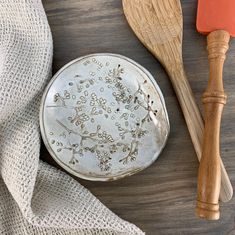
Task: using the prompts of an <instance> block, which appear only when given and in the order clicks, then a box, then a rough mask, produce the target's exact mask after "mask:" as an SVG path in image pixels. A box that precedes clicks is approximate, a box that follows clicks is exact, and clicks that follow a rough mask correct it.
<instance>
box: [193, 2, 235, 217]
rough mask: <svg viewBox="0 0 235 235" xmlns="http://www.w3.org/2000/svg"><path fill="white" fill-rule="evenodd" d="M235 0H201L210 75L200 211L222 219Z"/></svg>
mask: <svg viewBox="0 0 235 235" xmlns="http://www.w3.org/2000/svg"><path fill="white" fill-rule="evenodd" d="M234 12H235V0H226V1H225V0H198V11H197V30H198V31H199V32H200V33H203V34H208V36H207V49H208V54H209V57H208V58H209V64H210V78H209V82H208V86H207V89H206V92H205V93H204V95H203V97H202V101H203V103H204V111H205V130H204V138H203V148H202V159H201V162H200V167H199V173H198V198H197V208H196V212H197V215H198V216H199V217H202V218H206V219H210V220H217V219H219V216H220V213H219V203H218V200H219V192H220V185H221V168H220V147H219V142H220V141H219V139H220V138H219V136H220V123H221V116H222V111H223V107H224V105H225V104H226V98H227V97H226V95H225V93H224V88H223V79H222V77H223V76H222V73H223V64H224V60H225V53H226V52H227V50H228V47H229V45H228V43H229V40H230V35H231V36H235V13H234Z"/></svg>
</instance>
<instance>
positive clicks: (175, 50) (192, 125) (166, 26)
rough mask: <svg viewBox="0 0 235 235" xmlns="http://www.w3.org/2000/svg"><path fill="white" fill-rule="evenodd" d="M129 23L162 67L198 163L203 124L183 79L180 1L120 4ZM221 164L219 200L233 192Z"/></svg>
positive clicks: (130, 0)
mask: <svg viewBox="0 0 235 235" xmlns="http://www.w3.org/2000/svg"><path fill="white" fill-rule="evenodd" d="M122 2H123V8H124V13H125V16H126V18H127V21H128V23H129V24H130V26H131V28H132V29H133V31H134V32H135V34H136V36H137V37H138V38H139V39H140V41H141V42H142V43H143V44H144V45H145V47H147V48H148V50H149V51H150V52H151V53H152V54H153V55H154V56H155V57H156V58H157V59H158V60H159V61H160V62H161V63H162V65H163V66H164V67H165V69H166V71H167V73H168V75H169V77H170V80H171V82H172V85H173V87H174V90H175V92H176V95H177V97H178V100H179V103H180V105H181V108H182V111H183V114H184V117H185V121H186V123H187V126H188V129H189V132H190V135H191V139H192V142H193V145H194V148H195V151H196V154H197V157H198V160H199V161H200V159H201V154H202V143H203V130H204V123H203V119H202V116H201V114H200V111H199V108H198V106H197V104H196V102H195V99H194V95H193V92H192V90H191V88H190V85H189V82H188V80H187V77H186V75H185V71H184V66H183V59H182V33H183V19H182V18H183V17H182V10H181V4H180V1H179V0H123V1H122ZM220 163H221V190H220V199H221V200H222V201H223V202H227V201H229V200H230V199H231V198H232V195H233V188H232V185H231V183H230V180H229V177H228V175H227V172H226V170H225V167H224V165H223V162H222V160H220Z"/></svg>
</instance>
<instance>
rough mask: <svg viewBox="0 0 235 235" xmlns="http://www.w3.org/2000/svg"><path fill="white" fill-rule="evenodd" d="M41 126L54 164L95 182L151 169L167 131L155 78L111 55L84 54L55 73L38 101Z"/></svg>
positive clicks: (162, 103) (128, 61)
mask: <svg viewBox="0 0 235 235" xmlns="http://www.w3.org/2000/svg"><path fill="white" fill-rule="evenodd" d="M40 127H41V132H42V137H43V141H44V143H45V145H46V147H47V148H48V151H49V152H50V154H51V155H52V157H53V158H54V159H55V160H56V161H57V163H58V164H59V165H61V166H62V167H63V168H64V169H65V170H67V171H68V172H70V173H72V174H73V175H75V176H78V177H80V178H84V179H88V180H97V181H110V180H116V179H119V178H123V177H125V176H128V175H132V174H134V173H136V172H138V171H140V170H143V169H145V168H146V167H148V166H149V165H151V164H152V163H153V162H154V161H155V160H156V159H157V157H158V156H159V154H160V153H161V151H162V149H163V148H164V146H165V143H166V141H167V138H168V135H169V130H170V126H169V120H168V115H167V111H166V107H165V102H164V99H163V96H162V93H161V91H160V89H159V87H158V85H157V84H156V82H155V80H154V78H153V77H152V76H151V74H150V73H149V72H148V71H147V70H146V69H144V68H143V67H142V66H140V65H139V64H137V63H136V62H134V61H133V60H131V59H128V58H126V57H123V56H121V55H116V54H93V55H87V56H84V57H81V58H78V59H76V60H74V61H72V62H70V63H69V64H67V65H65V66H64V67H63V68H62V69H61V70H60V71H59V72H58V73H57V74H55V76H54V77H53V78H52V80H51V82H50V83H49V85H48V86H47V88H46V90H45V93H44V95H43V98H42V104H41V110H40Z"/></svg>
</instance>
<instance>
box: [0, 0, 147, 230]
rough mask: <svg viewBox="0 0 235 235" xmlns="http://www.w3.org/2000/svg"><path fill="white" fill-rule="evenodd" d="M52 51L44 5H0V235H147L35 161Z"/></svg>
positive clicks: (23, 0) (31, 1)
mask: <svg viewBox="0 0 235 235" xmlns="http://www.w3.org/2000/svg"><path fill="white" fill-rule="evenodd" d="M52 51H53V46H52V36H51V32H50V28H49V25H48V22H47V18H46V15H45V12H44V9H43V6H42V3H41V1H39V0H0V83H1V86H0V143H1V147H0V175H1V177H0V234H3V235H24V234H30V235H31V234H40V235H44V234H46V235H48V234H58V235H67V234H71V235H73V234H79V235H111V234H112V235H140V234H144V233H143V232H142V231H141V230H140V229H139V228H137V227H136V226H135V225H133V224H131V223H128V222H126V221H124V220H122V219H121V218H119V217H118V216H116V215H115V214H114V213H112V212H111V211H110V210H109V209H108V208H106V207H105V206H104V205H103V204H102V203H101V202H100V201H99V200H98V199H97V198H96V197H94V196H93V195H92V194H91V193H90V192H89V191H88V190H87V189H85V188H84V187H83V186H81V185H80V184H79V183H78V182H77V181H75V180H74V179H72V178H71V177H70V176H68V175H67V174H65V173H63V172H61V171H59V170H57V169H55V168H53V167H51V166H49V165H48V164H46V163H43V162H42V161H40V160H39V153H40V134H39V120H38V119H39V118H38V117H39V106H40V100H41V96H42V92H43V89H44V88H45V85H46V84H47V83H48V80H49V78H50V74H51V64H52V55H53V52H52Z"/></svg>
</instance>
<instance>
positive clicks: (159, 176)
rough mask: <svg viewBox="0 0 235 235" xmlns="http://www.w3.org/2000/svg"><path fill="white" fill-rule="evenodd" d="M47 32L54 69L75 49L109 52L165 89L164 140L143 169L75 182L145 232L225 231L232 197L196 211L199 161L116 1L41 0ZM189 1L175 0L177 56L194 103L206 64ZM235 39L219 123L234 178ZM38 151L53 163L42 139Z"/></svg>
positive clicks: (234, 212) (229, 227)
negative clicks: (178, 8)
mask: <svg viewBox="0 0 235 235" xmlns="http://www.w3.org/2000/svg"><path fill="white" fill-rule="evenodd" d="M43 3H44V6H45V9H46V13H47V16H48V20H49V23H50V26H51V30H52V34H53V37H54V64H53V73H55V72H56V71H58V69H59V68H61V67H62V66H63V65H65V64H66V63H68V62H69V61H71V60H72V59H75V58H77V57H79V56H82V55H85V54H89V53H95V52H113V53H119V54H122V55H125V56H128V57H130V58H132V59H134V60H136V61H137V62H139V63H140V64H141V65H143V66H145V67H146V68H147V69H148V70H149V71H150V72H151V73H152V74H153V75H154V77H155V78H156V81H157V82H158V84H159V86H160V87H161V89H162V91H163V94H164V96H165V100H166V105H167V109H168V113H169V117H170V122H171V133H170V137H169V141H168V143H167V146H166V148H165V150H164V151H163V153H162V154H161V156H160V157H159V159H158V160H157V161H156V162H155V163H154V164H153V165H152V166H151V167H149V168H148V169H146V170H145V171H143V172H141V173H139V174H137V175H134V176H131V177H129V178H126V179H122V180H120V181H116V182H110V183H97V182H88V181H84V180H80V179H78V181H79V182H80V183H81V184H82V185H84V186H85V187H87V188H88V189H89V190H91V192H92V193H94V194H95V195H96V196H97V197H98V198H99V199H100V200H101V201H102V202H103V203H104V204H105V205H107V206H108V207H109V208H110V209H112V210H113V211H114V212H115V213H117V214H118V215H119V216H121V217H122V218H124V219H126V220H128V221H130V222H133V223H135V224H137V225H138V226H139V227H141V228H142V229H143V230H144V231H145V232H146V234H147V235H158V234H159V235H161V234H163V235H167V234H172V235H188V234H193V235H194V234H201V235H228V234H229V235H232V234H233V233H235V230H234V218H235V205H234V204H235V200H234V199H232V201H230V202H229V203H221V206H220V207H221V219H220V220H219V221H217V222H210V223H208V222H207V221H203V220H200V219H198V218H197V217H196V216H195V213H194V208H195V205H196V203H195V201H196V188H197V170H198V161H197V157H196V154H195V151H194V148H193V145H192V142H191V138H190V136H189V134H188V129H187V127H186V125H185V121H184V117H183V115H182V111H181V108H180V107H179V104H178V101H177V98H176V96H175V93H174V91H173V88H172V86H171V83H170V81H169V79H168V75H167V74H166V73H165V70H164V69H163V68H162V66H161V65H160V64H159V63H158V62H157V61H156V59H155V58H154V57H153V56H152V55H151V54H150V53H149V52H148V51H147V50H146V49H145V47H144V46H143V45H142V44H141V43H140V42H139V40H138V39H137V38H136V36H135V35H134V34H133V32H132V30H131V29H130V27H129V25H128V24H127V22H126V19H125V17H124V14H123V10H122V2H121V1H119V0H96V1H94V0H57V1H53V0H44V1H43ZM196 6H197V1H196V0H187V1H186V0H184V1H182V7H183V15H184V41H183V42H184V43H183V58H184V63H185V70H186V73H187V75H188V79H189V82H190V85H191V87H192V89H193V92H194V93H195V96H196V100H197V103H198V105H199V106H200V107H201V95H202V93H203V91H204V90H205V87H206V86H207V78H208V72H209V65H208V60H207V51H206V39H205V37H204V36H201V35H200V34H198V33H197V32H196V29H195V19H196ZM234 55H235V44H234V43H232V44H231V46H230V53H229V54H228V56H227V60H226V63H225V68H224V71H225V73H224V80H225V81H226V82H225V84H224V85H225V90H226V92H227V94H228V97H229V99H228V103H227V105H226V108H225V110H224V113H223V123H222V126H221V136H223V138H222V139H221V156H222V158H223V161H224V164H225V166H226V169H227V171H228V174H229V176H230V178H231V181H232V184H233V186H234V184H235V158H234V156H235V147H234V146H235V144H234V143H235V135H234V133H235V108H234V107H235V93H234V87H235V79H234V78H235V69H234ZM41 152H42V154H41V158H42V159H43V160H45V161H47V162H49V163H50V164H52V165H55V166H57V165H56V163H55V162H54V161H53V160H52V158H51V157H50V155H49V154H48V152H47V151H46V149H45V147H44V146H42V150H41Z"/></svg>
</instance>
